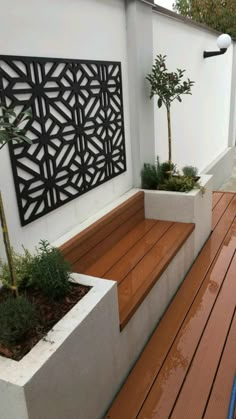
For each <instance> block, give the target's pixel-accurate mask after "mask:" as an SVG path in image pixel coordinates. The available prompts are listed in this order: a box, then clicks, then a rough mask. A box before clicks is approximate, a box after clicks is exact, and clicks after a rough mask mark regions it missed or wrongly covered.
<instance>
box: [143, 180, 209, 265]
mask: <svg viewBox="0 0 236 419" xmlns="http://www.w3.org/2000/svg"><path fill="white" fill-rule="evenodd" d="M199 182H200V183H201V186H203V187H204V188H205V189H206V192H205V193H204V195H202V193H201V192H200V190H198V189H193V190H192V191H190V192H188V193H182V192H169V191H151V190H144V192H145V217H146V218H153V219H158V220H167V221H179V222H184V223H195V231H194V257H196V256H197V254H198V253H199V251H200V250H201V248H202V246H203V244H204V243H205V241H206V239H207V237H208V236H209V234H210V232H211V220H212V176H211V175H201V179H200V181H199Z"/></svg>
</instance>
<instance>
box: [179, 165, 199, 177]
mask: <svg viewBox="0 0 236 419" xmlns="http://www.w3.org/2000/svg"><path fill="white" fill-rule="evenodd" d="M182 172H183V174H184V176H188V177H196V176H197V174H198V169H197V167H194V166H184V167H183V168H182Z"/></svg>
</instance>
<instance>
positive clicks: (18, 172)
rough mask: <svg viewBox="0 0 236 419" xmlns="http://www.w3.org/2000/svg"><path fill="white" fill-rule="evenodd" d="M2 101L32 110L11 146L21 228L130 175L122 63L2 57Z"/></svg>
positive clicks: (18, 108)
mask: <svg viewBox="0 0 236 419" xmlns="http://www.w3.org/2000/svg"><path fill="white" fill-rule="evenodd" d="M0 94H1V102H2V103H3V104H5V105H6V106H13V107H14V108H15V110H16V112H17V113H19V112H21V111H22V110H26V109H28V108H29V107H31V111H32V118H31V119H30V121H28V122H27V125H26V126H25V128H26V130H27V131H26V136H27V137H29V138H30V139H31V140H32V144H31V145H29V144H26V143H24V144H22V143H18V144H17V143H13V144H11V145H9V147H10V156H11V164H12V170H13V176H14V182H15V189H16V194H17V201H18V208H19V213H20V219H21V224H22V225H25V224H28V223H30V222H31V221H34V220H35V219H37V218H39V217H41V216H42V215H44V214H47V213H49V212H50V211H53V210H54V209H55V208H58V207H60V206H61V205H63V204H65V203H67V202H69V201H71V200H72V199H74V198H76V197H78V196H80V195H82V194H84V193H86V192H88V191H89V190H91V189H93V188H95V187H96V186H98V185H100V184H102V183H104V182H106V181H108V180H109V179H111V178H113V177H115V176H117V175H119V174H121V173H123V172H124V171H125V170H126V157H125V137H124V120H123V100H122V80H121V64H120V63H118V62H103V61H84V60H69V59H54V58H32V57H16V56H6V55H2V56H0Z"/></svg>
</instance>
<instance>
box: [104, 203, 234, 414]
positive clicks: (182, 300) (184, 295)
mask: <svg viewBox="0 0 236 419" xmlns="http://www.w3.org/2000/svg"><path fill="white" fill-rule="evenodd" d="M235 214H236V198H235V197H234V199H233V200H232V202H231V203H230V205H229V207H228V208H227V210H226V211H225V213H224V218H223V219H221V220H220V222H219V223H218V224H217V226H216V229H215V230H214V231H213V233H212V234H211V236H210V238H209V239H208V241H207V242H206V244H205V245H204V247H203V249H202V251H201V252H200V254H199V256H198V259H197V260H196V261H195V263H194V264H193V267H192V268H191V270H190V272H189V274H188V277H187V278H188V279H187V280H185V281H184V282H183V283H182V285H181V287H180V288H179V290H178V292H177V294H176V296H175V298H174V300H173V302H172V303H171V304H170V306H169V307H168V309H167V311H166V313H165V315H164V316H163V318H162V320H161V322H160V323H159V325H158V327H157V328H156V330H155V331H154V333H153V335H152V337H151V339H150V341H149V343H148V344H147V346H146V347H145V349H144V351H143V353H142V354H141V356H140V358H139V360H138V362H137V363H136V365H135V368H134V369H133V371H132V372H131V373H130V375H129V376H128V378H127V381H126V383H125V384H124V386H123V387H122V388H121V391H120V393H119V394H118V395H117V397H116V399H115V401H114V402H113V404H112V406H111V408H110V410H109V411H108V414H107V416H106V417H107V418H111V419H120V418H121V417H122V419H134V418H136V416H137V414H138V412H139V411H140V408H141V407H142V404H143V401H144V400H145V398H146V397H147V395H148V392H149V390H150V388H151V386H152V384H153V381H154V380H155V378H156V376H157V374H158V372H159V370H160V368H161V366H162V364H163V362H164V360H165V358H166V355H167V353H168V352H169V350H170V348H171V346H172V344H173V342H174V339H175V336H176V334H177V333H178V331H179V329H180V328H181V325H182V323H183V321H184V318H185V316H186V313H187V312H188V311H189V308H190V307H191V304H192V301H193V300H194V298H195V296H196V294H197V292H198V290H199V288H200V286H201V284H202V282H203V280H204V278H205V275H206V274H207V272H208V270H209V267H210V265H211V263H212V262H213V260H214V258H215V256H216V254H217V252H218V250H219V248H220V246H221V245H222V242H223V241H224V239H225V237H226V234H227V232H228V230H229V229H230V226H231V224H232V222H233V219H234V217H235ZM227 242H228V239H226V243H227Z"/></svg>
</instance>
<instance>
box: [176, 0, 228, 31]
mask: <svg viewBox="0 0 236 419" xmlns="http://www.w3.org/2000/svg"><path fill="white" fill-rule="evenodd" d="M173 9H174V10H175V11H176V12H178V13H180V14H181V15H183V16H186V17H189V18H191V19H193V20H195V21H197V22H199V23H203V24H205V25H207V26H209V27H210V28H212V29H215V30H217V31H219V32H222V33H228V34H229V35H231V36H232V37H236V1H235V0H175V3H174V4H173Z"/></svg>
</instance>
